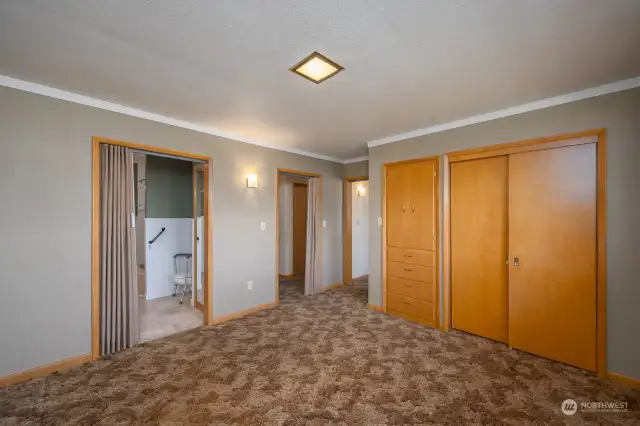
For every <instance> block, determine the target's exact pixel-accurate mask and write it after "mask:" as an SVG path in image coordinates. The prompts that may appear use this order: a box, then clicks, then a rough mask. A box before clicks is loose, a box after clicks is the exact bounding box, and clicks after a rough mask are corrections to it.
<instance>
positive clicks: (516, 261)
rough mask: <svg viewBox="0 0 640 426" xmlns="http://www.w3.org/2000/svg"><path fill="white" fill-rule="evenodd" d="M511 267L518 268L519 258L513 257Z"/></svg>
mask: <svg viewBox="0 0 640 426" xmlns="http://www.w3.org/2000/svg"><path fill="white" fill-rule="evenodd" d="M513 266H515V267H518V266H520V258H518V257H514V258H513Z"/></svg>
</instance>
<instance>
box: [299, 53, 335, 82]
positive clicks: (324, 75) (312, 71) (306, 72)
mask: <svg viewBox="0 0 640 426" xmlns="http://www.w3.org/2000/svg"><path fill="white" fill-rule="evenodd" d="M343 69H344V67H343V66H342V65H339V64H337V63H335V62H333V61H332V60H331V59H329V58H327V57H326V56H323V55H321V54H319V53H318V52H313V53H312V54H311V55H309V56H307V57H306V58H304V59H303V60H301V61H300V62H298V63H297V64H295V65H294V66H292V67H291V68H289V70H290V71H293V72H294V73H296V74H298V75H300V76H302V77H304V78H306V79H307V80H311V81H313V82H314V83H322V82H323V81H325V80H327V79H329V78H331V77H333V76H334V75H336V74H338V73H339V72H340V71H342V70H343Z"/></svg>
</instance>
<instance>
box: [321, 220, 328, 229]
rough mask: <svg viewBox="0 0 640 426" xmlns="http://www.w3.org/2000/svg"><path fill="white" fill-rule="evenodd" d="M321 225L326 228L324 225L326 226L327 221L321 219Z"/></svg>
mask: <svg viewBox="0 0 640 426" xmlns="http://www.w3.org/2000/svg"><path fill="white" fill-rule="evenodd" d="M322 227H323V228H326V227H327V221H326V220H323V221H322Z"/></svg>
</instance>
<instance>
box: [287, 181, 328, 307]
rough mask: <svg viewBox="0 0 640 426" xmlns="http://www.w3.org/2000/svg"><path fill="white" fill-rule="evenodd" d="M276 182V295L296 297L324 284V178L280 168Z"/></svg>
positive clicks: (309, 292) (313, 290) (290, 298)
mask: <svg viewBox="0 0 640 426" xmlns="http://www.w3.org/2000/svg"><path fill="white" fill-rule="evenodd" d="M276 182H277V185H276V186H277V193H276V217H277V229H278V230H277V241H276V253H277V260H276V271H277V281H276V291H277V298H278V300H281V299H283V298H286V299H288V300H293V299H294V298H296V297H301V296H304V295H305V294H306V295H313V294H315V293H316V292H317V291H320V287H321V280H322V277H321V274H320V269H321V266H322V265H321V259H320V249H321V226H322V225H321V208H320V206H321V203H322V195H321V191H322V178H321V176H320V175H318V174H315V173H308V172H301V171H296V170H286V169H278V170H277V177H276Z"/></svg>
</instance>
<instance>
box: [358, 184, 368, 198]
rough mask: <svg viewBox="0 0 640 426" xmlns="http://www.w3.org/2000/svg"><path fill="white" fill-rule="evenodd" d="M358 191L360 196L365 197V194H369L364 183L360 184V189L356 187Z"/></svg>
mask: <svg viewBox="0 0 640 426" xmlns="http://www.w3.org/2000/svg"><path fill="white" fill-rule="evenodd" d="M356 193H357V194H358V197H364V196H365V195H367V188H365V187H364V186H362V185H358V189H356Z"/></svg>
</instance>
